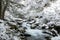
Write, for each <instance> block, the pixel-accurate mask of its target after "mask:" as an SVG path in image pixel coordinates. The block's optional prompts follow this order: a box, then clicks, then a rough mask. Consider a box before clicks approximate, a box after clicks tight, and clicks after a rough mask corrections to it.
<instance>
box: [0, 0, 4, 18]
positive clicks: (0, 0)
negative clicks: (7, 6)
mask: <svg viewBox="0 0 60 40" xmlns="http://www.w3.org/2000/svg"><path fill="white" fill-rule="evenodd" d="M3 18H4V16H3V14H2V0H0V19H3Z"/></svg>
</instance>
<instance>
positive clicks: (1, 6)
mask: <svg viewBox="0 0 60 40" xmlns="http://www.w3.org/2000/svg"><path fill="white" fill-rule="evenodd" d="M5 2H6V4H3V0H0V19H4V14H5V11H6V8H7V5H8V0H5Z"/></svg>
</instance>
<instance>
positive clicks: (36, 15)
mask: <svg viewBox="0 0 60 40" xmlns="http://www.w3.org/2000/svg"><path fill="white" fill-rule="evenodd" d="M15 2H17V3H18V4H21V5H22V6H21V7H19V8H17V7H15V5H13V4H11V5H13V6H12V8H11V7H9V10H10V11H11V12H9V11H6V13H5V19H6V20H0V40H21V34H23V37H26V36H27V35H31V36H29V37H28V36H27V37H26V38H27V40H60V34H58V32H57V31H56V30H55V29H54V28H52V29H49V26H50V27H53V25H52V24H54V25H56V26H60V0H17V1H16V0H15ZM13 11H14V12H13ZM20 14H21V15H20ZM18 16H19V17H18ZM20 16H22V18H20ZM17 17H18V18H17ZM23 17H24V18H23ZM52 31H53V32H55V33H53V32H52ZM24 34H27V35H24Z"/></svg>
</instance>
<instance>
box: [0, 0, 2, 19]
mask: <svg viewBox="0 0 60 40" xmlns="http://www.w3.org/2000/svg"><path fill="white" fill-rule="evenodd" d="M0 19H2V0H0Z"/></svg>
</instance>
